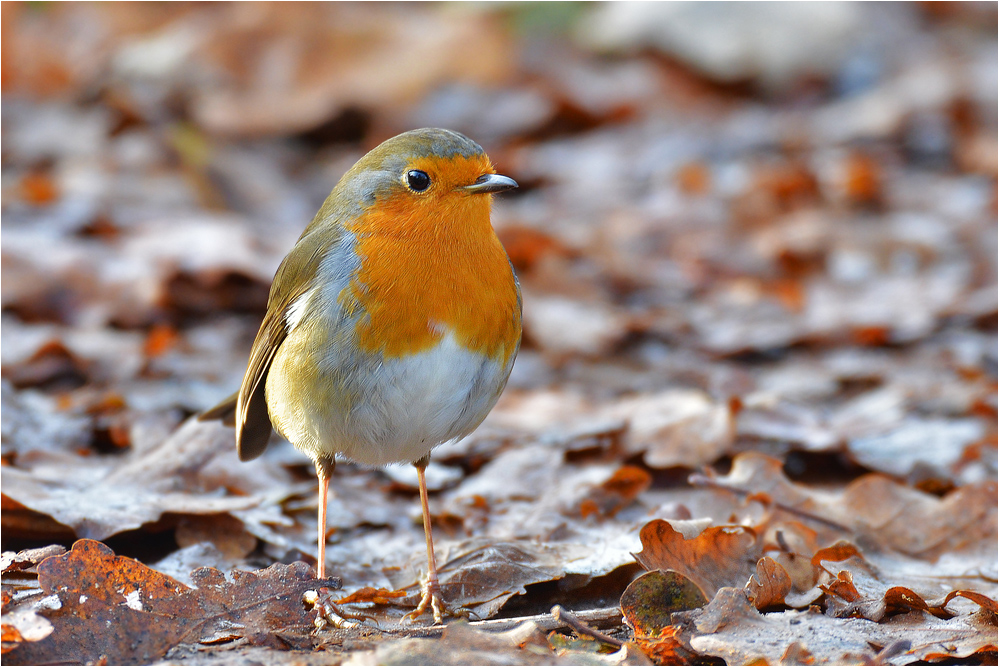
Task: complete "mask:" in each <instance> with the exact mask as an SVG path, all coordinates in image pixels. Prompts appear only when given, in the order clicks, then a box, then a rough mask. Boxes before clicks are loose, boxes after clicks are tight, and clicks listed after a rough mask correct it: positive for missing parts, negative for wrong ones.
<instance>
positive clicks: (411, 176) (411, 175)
mask: <svg viewBox="0 0 1000 668" xmlns="http://www.w3.org/2000/svg"><path fill="white" fill-rule="evenodd" d="M406 185H407V186H408V187H409V188H410V190H412V191H413V192H418V193H422V192H423V191H425V190H427V189H428V188H430V187H431V177H429V176H427V172H422V171H420V170H419V169H411V170H410V171H408V172H407V173H406Z"/></svg>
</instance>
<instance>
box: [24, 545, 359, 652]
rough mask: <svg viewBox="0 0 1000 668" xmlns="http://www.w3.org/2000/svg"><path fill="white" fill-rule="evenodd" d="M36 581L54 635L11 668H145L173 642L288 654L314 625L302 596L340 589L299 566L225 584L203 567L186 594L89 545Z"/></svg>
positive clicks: (28, 648)
mask: <svg viewBox="0 0 1000 668" xmlns="http://www.w3.org/2000/svg"><path fill="white" fill-rule="evenodd" d="M38 575H39V584H40V585H41V587H42V590H43V592H44V593H45V594H46V595H47V596H49V597H51V596H55V597H57V598H58V601H59V606H58V608H56V609H44V608H43V609H42V610H41V611H40V614H43V615H44V616H45V617H46V618H47V619H48V620H49V621H50V622H51V624H52V626H53V627H54V629H55V630H54V632H53V633H51V634H49V635H48V636H47V637H45V638H43V639H41V640H38V641H37V642H32V643H27V644H22V645H21V646H19V647H17V648H16V649H15V650H13V652H11V654H10V660H11V661H12V662H14V663H20V664H51V663H83V662H98V661H105V662H107V663H110V664H129V663H132V664H138V663H148V662H150V661H153V660H155V659H157V658H160V657H162V656H163V655H164V654H165V653H166V652H167V650H169V649H170V648H171V647H173V646H174V645H176V644H178V643H180V642H217V641H218V640H220V639H235V638H246V639H247V640H249V641H251V642H253V643H262V644H268V643H271V644H274V643H277V644H278V646H286V647H287V646H288V643H289V642H291V640H290V639H291V638H292V637H294V635H295V633H299V634H300V635H301V636H305V635H306V634H307V633H308V631H309V630H310V629H311V628H312V617H311V615H310V613H309V612H308V610H307V608H306V606H305V605H303V603H302V596H303V594H304V593H305V591H307V590H309V589H317V588H319V587H322V586H326V587H333V588H338V587H339V586H340V581H339V580H337V579H328V580H316V579H315V578H314V577H313V574H312V571H311V569H310V568H309V567H308V566H306V565H305V564H302V563H301V562H299V563H296V564H292V565H290V566H286V565H284V564H276V565H274V566H272V567H270V568H268V569H266V570H263V571H258V572H256V573H249V572H239V571H234V573H233V578H234V579H233V581H232V582H230V581H228V580H227V579H226V577H225V576H224V575H223V574H222V573H221V572H219V571H216V570H215V569H211V568H204V569H200V570H199V571H195V573H193V574H192V575H193V577H194V580H195V584H196V586H197V588H196V589H191V588H188V587H187V586H185V585H183V584H181V583H179V582H177V581H176V580H173V579H171V578H168V577H166V576H164V575H162V574H160V573H157V572H156V571H154V570H152V569H150V568H147V567H146V566H143V565H142V564H140V563H139V562H137V561H134V560H132V559H129V558H127V557H122V556H115V554H114V552H112V551H111V550H110V549H109V548H108V547H107V546H105V545H103V544H102V543H98V542H97V541H93V540H81V541H77V543H75V544H74V545H73V549H72V550H70V551H69V552H68V553H66V554H65V555H61V556H55V557H49V558H48V559H46V560H45V561H44V562H42V564H40V565H39V574H38ZM279 637H280V638H283V640H279ZM300 642H304V643H305V644H306V645H309V644H310V643H309V642H308V641H307V640H302V641H300Z"/></svg>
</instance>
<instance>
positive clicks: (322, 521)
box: [316, 456, 337, 580]
mask: <svg viewBox="0 0 1000 668" xmlns="http://www.w3.org/2000/svg"><path fill="white" fill-rule="evenodd" d="M336 464H337V461H336V460H335V459H334V458H333V457H322V456H320V457H317V458H316V477H317V478H318V479H319V522H318V528H317V538H318V543H319V550H318V555H317V557H316V577H317V578H319V579H320V580H322V579H323V578H325V577H326V500H327V496H328V495H329V493H330V477H331V476H332V475H333V469H334V468H335V467H336Z"/></svg>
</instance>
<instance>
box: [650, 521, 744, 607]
mask: <svg viewBox="0 0 1000 668" xmlns="http://www.w3.org/2000/svg"><path fill="white" fill-rule="evenodd" d="M639 539H640V540H641V541H642V551H641V552H639V553H638V554H636V555H635V558H636V560H637V561H638V562H639V563H640V564H641V565H642V566H643V568H645V569H646V570H651V571H652V570H664V571H675V572H677V573H680V574H681V575H683V576H684V577H686V578H688V579H689V580H691V581H692V582H694V583H695V584H696V585H698V587H699V588H700V589H701V590H702V592H703V593H704V594H705V598H707V599H708V600H712V598H713V597H714V596H715V594H716V592H718V591H719V589H721V588H722V587H742V586H743V585H744V584H745V583H746V581H747V580H748V579H749V578H750V576H751V575H752V574H753V572H754V566H755V564H756V562H757V557H758V554H759V552H760V547H759V545H758V541H757V533H756V532H755V531H754V530H753V529H751V528H750V527H744V526H737V525H727V526H715V527H709V528H707V529H705V530H704V531H702V532H701V533H700V534H698V535H697V536H695V537H694V538H691V539H686V538H684V536H683V535H682V534H681V533H680V532H679V531H676V530H675V529H674V528H673V527H672V526H671V525H670V523H669V522H667V521H666V520H653V521H652V522H649V523H647V524H646V526H644V527H643V528H642V530H641V531H640V532H639Z"/></svg>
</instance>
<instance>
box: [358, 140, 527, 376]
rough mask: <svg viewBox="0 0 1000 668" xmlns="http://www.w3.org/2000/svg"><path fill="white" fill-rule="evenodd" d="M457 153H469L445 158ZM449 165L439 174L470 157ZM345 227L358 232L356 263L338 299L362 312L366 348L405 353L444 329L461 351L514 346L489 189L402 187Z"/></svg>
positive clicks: (514, 318) (491, 351)
mask: <svg viewBox="0 0 1000 668" xmlns="http://www.w3.org/2000/svg"><path fill="white" fill-rule="evenodd" d="M463 161H465V162H468V159H465V158H461V157H459V158H455V159H454V160H452V161H449V162H453V163H462V162H463ZM487 165H488V163H487ZM436 167H437V168H438V169H437V173H441V171H440V165H436ZM450 167H452V171H451V172H445V176H447V175H448V174H449V173H451V174H452V178H454V177H455V174H454V172H457V171H459V170H460V171H462V172H463V173H464V172H468V173H469V174H475V171H476V170H475V169H474V167H476V166H475V165H466V164H455V165H450ZM478 173H480V174H481V173H482V171H479V172H478ZM463 176H464V174H463ZM466 178H468V177H466ZM474 179H475V176H472V177H471V178H468V180H467V181H465V182H466V183H472V181H473V180H474ZM349 229H350V230H351V231H352V232H354V233H355V235H356V236H357V245H356V250H357V252H358V254H359V256H360V258H361V268H360V271H359V272H358V274H357V277H356V278H355V279H354V280H353V281H352V283H351V285H350V286H349V287H348V288H346V289H345V290H344V292H343V293H342V294H341V296H340V301H341V304H342V305H343V307H344V308H345V309H348V310H350V311H354V310H355V309H358V308H360V309H361V310H362V311H363V313H364V317H362V318H361V319H360V320H359V321H358V325H357V328H358V329H357V335H358V343H359V345H360V346H361V348H362V349H363V350H364V351H365V352H370V353H375V352H380V353H381V354H382V355H384V356H386V357H390V358H393V357H402V356H405V355H411V354H414V353H418V352H421V351H424V350H427V349H429V348H431V347H433V346H434V345H436V344H437V343H438V342H439V341H440V340H441V338H442V336H444V334H445V332H446V331H451V332H452V333H453V335H454V336H455V338H456V340H457V341H458V342H459V343H460V344H461V345H463V346H464V347H466V348H467V349H469V350H472V351H475V352H479V353H481V354H484V355H488V356H490V357H495V356H503V359H504V363H506V361H507V360H508V359H509V358H510V356H511V355H512V354H513V353H514V351H515V350H516V349H517V343H518V341H519V339H520V334H521V314H520V309H519V307H518V296H517V288H516V284H515V281H514V275H513V272H512V270H511V268H510V263H509V262H508V260H507V254H506V253H505V251H504V249H503V246H502V245H501V244H500V241H499V240H498V239H497V237H496V234H495V233H494V232H493V228H492V227H491V226H490V196H489V195H470V194H466V193H463V192H461V191H455V190H454V189H453V188H441V189H440V191H439V192H438V193H436V194H434V195H433V196H427V197H416V196H414V195H413V193H409V192H405V191H404V192H401V193H399V194H398V195H396V196H394V197H392V198H389V199H388V200H383V201H380V202H379V203H378V204H377V205H376V206H373V207H371V208H370V209H369V210H368V211H367V212H366V213H365V214H364V215H363V216H361V217H360V218H359V219H358V220H357V221H356V222H355V223H353V224H352V225H351V226H349Z"/></svg>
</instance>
